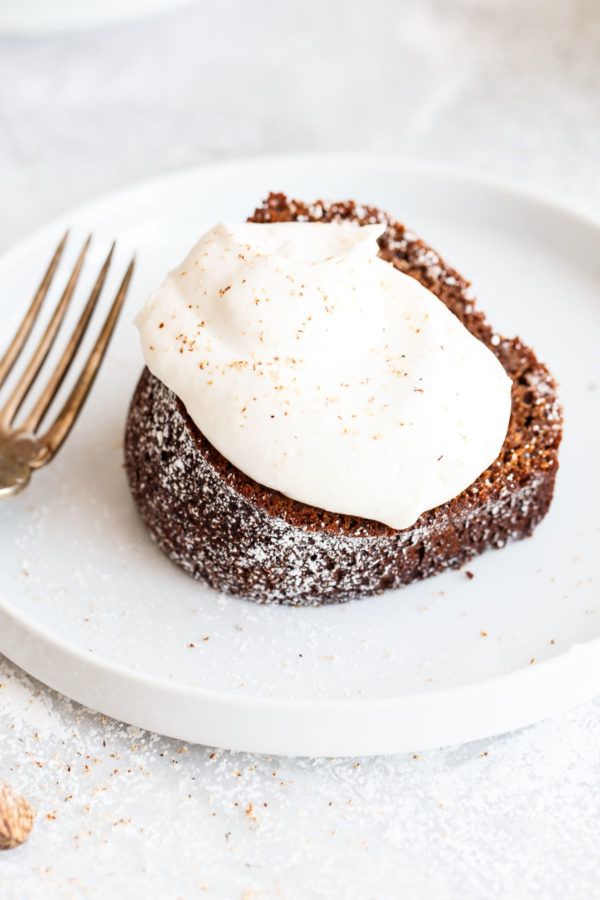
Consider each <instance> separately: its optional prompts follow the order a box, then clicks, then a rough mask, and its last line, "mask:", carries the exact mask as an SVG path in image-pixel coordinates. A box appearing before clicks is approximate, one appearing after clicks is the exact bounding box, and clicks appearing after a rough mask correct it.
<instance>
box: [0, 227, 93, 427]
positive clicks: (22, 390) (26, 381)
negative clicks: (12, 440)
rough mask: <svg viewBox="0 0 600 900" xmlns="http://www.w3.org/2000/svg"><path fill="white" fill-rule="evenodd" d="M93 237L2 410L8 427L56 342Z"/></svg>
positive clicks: (2, 421) (1, 419) (0, 422)
mask: <svg viewBox="0 0 600 900" xmlns="http://www.w3.org/2000/svg"><path fill="white" fill-rule="evenodd" d="M91 239H92V236H91V234H90V235H89V236H88V238H87V240H86V241H85V243H84V245H83V247H82V249H81V252H80V253H79V256H78V257H77V262H76V263H75V266H74V267H73V271H72V272H71V277H70V278H69V280H68V282H67V286H66V288H65V289H64V291H63V293H62V296H61V298H60V300H59V301H58V303H57V305H56V308H55V310H54V312H53V314H52V318H51V319H50V322H49V323H48V326H47V327H46V330H45V331H44V333H43V335H42V337H41V338H40V342H39V344H38V345H37V347H36V349H35V352H34V354H33V356H32V357H31V359H30V360H29V362H28V364H27V366H26V368H25V371H24V372H23V374H22V375H21V377H20V378H19V380H18V382H17V384H16V385H15V388H14V390H13V392H12V394H11V396H10V397H9V399H8V401H7V403H6V405H5V406H4V408H3V409H2V411H1V412H0V425H4V427H8V426H9V425H10V423H11V422H12V420H13V419H14V417H15V416H16V414H17V412H18V411H19V407H20V406H21V404H22V402H23V400H24V399H25V397H26V396H27V394H28V393H29V389H30V388H31V385H32V384H33V382H34V381H35V379H36V377H37V374H38V372H39V371H40V369H41V367H42V366H43V364H44V360H45V359H46V357H47V355H48V353H49V352H50V348H51V347H52V345H53V343H54V340H55V338H56V335H57V333H58V329H59V328H60V325H61V323H62V320H63V319H64V316H65V313H66V311H67V308H68V306H69V303H70V301H71V298H72V296H73V292H74V291H75V286H76V284H77V281H78V279H79V274H80V272H81V268H82V266H83V261H84V259H85V254H86V253H87V249H88V247H89V246H90V241H91Z"/></svg>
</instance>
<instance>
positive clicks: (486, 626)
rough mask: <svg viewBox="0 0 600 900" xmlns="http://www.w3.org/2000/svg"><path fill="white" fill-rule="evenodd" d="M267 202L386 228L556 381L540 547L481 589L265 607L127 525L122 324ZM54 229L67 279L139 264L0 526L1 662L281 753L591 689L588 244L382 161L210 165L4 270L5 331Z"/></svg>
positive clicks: (510, 192)
mask: <svg viewBox="0 0 600 900" xmlns="http://www.w3.org/2000/svg"><path fill="white" fill-rule="evenodd" d="M269 189H275V190H279V189H281V190H285V191H287V192H290V193H291V194H294V195H296V196H299V197H302V198H315V197H320V196H327V197H331V198H346V197H354V198H357V199H359V200H361V201H363V202H370V203H374V204H377V205H380V206H382V207H384V208H386V209H389V210H391V211H393V212H394V213H395V214H397V215H398V217H399V218H401V219H403V220H404V221H406V222H407V223H409V224H410V226H411V227H412V228H414V229H415V230H417V231H418V232H419V233H421V234H423V235H424V236H425V237H426V239H427V240H428V241H429V242H430V243H431V244H432V245H433V246H434V247H437V248H439V249H440V250H441V251H442V253H443V255H444V256H445V257H446V258H447V259H448V260H449V261H451V262H452V263H454V264H455V265H456V267H457V268H458V269H459V270H460V271H461V272H464V273H466V274H467V275H468V276H469V277H471V278H472V279H473V280H474V282H475V287H476V289H477V290H478V294H479V297H480V303H481V306H482V308H483V309H484V310H485V311H486V312H487V314H488V315H489V318H490V319H491V321H492V322H493V323H494V324H495V326H496V327H497V328H498V329H499V330H500V331H503V332H504V333H506V334H509V335H511V334H514V333H518V334H519V335H520V336H521V337H522V338H524V339H525V340H526V341H528V342H530V343H531V344H532V345H533V346H534V347H535V348H536V350H537V351H538V354H539V356H540V357H541V358H542V359H544V360H546V361H547V362H548V363H549V364H550V366H551V368H552V370H553V372H554V373H555V374H556V376H557V377H558V379H559V381H560V392H561V397H562V400H563V403H564V407H565V410H566V430H565V438H564V444H563V446H562V451H561V469H560V472H559V476H558V482H557V491H556V496H555V500H554V503H553V506H552V509H551V512H550V514H549V515H548V517H547V519H546V520H545V521H544V522H543V523H542V524H541V525H540V527H539V528H538V530H537V531H536V533H535V535H534V537H533V538H531V539H529V540H526V541H521V542H518V543H514V544H512V545H510V546H507V547H506V548H504V549H503V550H502V551H491V552H488V553H487V554H485V555H484V556H483V557H480V558H479V559H476V560H474V561H473V562H472V564H471V565H470V566H469V569H470V571H472V572H473V574H474V575H475V578H474V579H472V580H469V579H467V577H466V576H465V572H464V571H453V572H449V573H447V574H445V575H443V576H438V577H436V578H434V579H431V580H429V581H426V582H423V583H421V584H418V585H413V586H411V587H410V588H407V589H405V590H403V591H399V592H393V593H388V594H386V595H384V596H382V597H376V598H370V599H367V600H365V601H361V602H354V603H349V604H346V605H343V606H338V607H329V608H325V609H289V608H277V607H271V608H263V607H259V606H256V605H253V604H252V603H248V602H245V601H243V600H235V599H231V598H228V597H225V596H221V595H219V594H216V593H215V592H213V591H212V590H210V589H209V588H207V587H204V586H202V585H200V584H198V583H196V582H194V581H192V580H191V579H190V578H188V577H187V576H186V575H185V574H183V573H182V572H181V571H179V570H178V569H177V568H175V566H173V565H172V564H171V563H170V562H168V560H166V559H165V558H164V557H163V556H162V554H161V553H160V552H159V551H158V550H157V549H156V548H155V546H154V545H153V544H152V543H151V542H150V540H149V539H148V537H147V536H146V534H145V532H144V530H143V528H142V526H141V525H140V523H139V522H138V518H137V515H136V511H135V509H134V508H133V505H132V502H131V500H130V497H129V493H128V488H127V484H126V481H125V476H124V473H123V469H122V446H121V438H122V432H123V423H124V421H125V415H126V411H127V405H128V402H129V398H130V396H131V393H132V391H133V388H134V386H135V383H136V379H137V377H138V375H139V373H140V370H141V366H142V362H141V353H140V349H139V344H138V339H137V333H136V332H135V329H134V328H133V326H132V324H131V319H132V317H133V315H134V313H135V311H136V310H137V309H138V307H139V306H140V305H141V303H142V301H143V300H144V298H145V296H146V294H147V292H148V291H149V290H150V289H151V288H153V287H154V286H155V285H156V284H157V283H158V282H159V280H160V279H161V278H162V276H163V275H164V273H165V271H166V270H167V269H168V268H169V267H171V266H173V265H174V264H175V263H177V262H178V261H179V259H180V258H181V257H182V256H183V254H184V253H185V252H186V251H187V249H188V247H189V246H190V245H191V244H192V243H193V242H194V241H195V240H196V239H197V238H198V236H199V235H200V234H201V233H202V232H203V230H204V229H206V228H207V227H209V226H210V225H212V224H213V223H214V222H215V221H217V220H218V219H221V218H231V219H236V218H238V219H241V218H242V217H244V216H245V215H246V214H247V213H248V212H249V211H250V210H252V209H253V207H254V206H255V205H256V204H257V202H258V201H259V200H260V199H261V198H263V197H264V196H265V195H266V193H267V192H268V191H269ZM67 223H69V224H70V225H71V226H72V228H73V236H72V238H71V241H70V249H69V253H70V257H69V260H68V261H70V260H72V259H73V257H74V254H75V252H76V250H77V245H78V243H79V242H80V239H81V238H82V237H83V235H84V234H85V232H86V231H87V230H88V229H93V230H94V234H95V236H96V240H95V243H94V245H93V247H94V249H93V253H92V261H93V262H95V263H96V264H99V262H100V259H101V256H102V253H103V252H105V250H106V248H107V246H108V243H109V241H110V239H111V238H112V237H113V236H116V237H118V239H119V253H118V257H117V266H116V268H117V269H119V268H121V271H122V268H123V266H124V264H125V261H126V259H127V257H128V255H129V254H130V253H131V251H132V250H133V249H134V248H136V249H137V250H138V260H139V263H138V268H137V271H136V275H135V280H134V283H133V287H132V290H131V294H130V297H129V299H128V303H127V306H126V308H125V311H124V315H123V319H122V322H121V325H120V327H119V329H118V332H117V334H116V336H115V340H114V342H113V345H112V348H111V351H110V355H109V358H108V360H107V362H106V364H105V368H104V370H103V371H102V372H101V374H100V377H99V379H98V382H97V384H96V385H95V388H94V391H93V393H92V396H91V398H90V401H89V403H88V405H87V407H86V409H85V411H84V414H83V416H82V418H81V420H80V422H79V423H78V426H77V428H76V430H75V431H74V433H73V435H72V436H71V438H70V440H69V442H68V444H67V445H66V446H65V448H64V450H63V451H62V452H61V454H60V455H59V457H58V458H57V459H56V461H55V462H54V463H53V464H52V465H51V466H49V467H48V468H47V469H46V470H42V471H41V472H40V473H38V474H37V475H36V476H35V477H34V479H33V482H32V485H31V487H30V488H29V489H28V490H27V491H26V492H25V493H24V494H22V495H21V496H19V497H17V498H14V499H11V500H8V501H6V502H4V503H3V504H2V508H1V509H0V573H1V575H0V579H1V581H0V650H1V651H2V652H4V653H5V654H6V655H7V656H9V657H10V658H11V659H13V660H14V661H15V662H17V663H18V664H19V665H21V666H23V668H25V669H26V670H27V671H29V672H30V673H32V674H33V675H35V676H37V677H38V678H40V679H41V680H42V681H44V682H46V683H47V684H49V685H51V686H52V687H54V688H56V689H58V690H60V691H62V692H64V693H66V694H68V695H69V696H71V697H72V698H74V699H76V700H79V701H81V702H83V703H85V704H87V705H89V706H91V707H93V708H95V709H98V710H101V711H102V712H104V713H107V714H109V715H112V716H115V717H117V718H119V719H124V720H125V721H127V722H130V723H133V724H135V725H139V726H143V727H146V728H149V729H152V730H155V731H159V732H163V733H165V734H169V735H174V736H177V737H180V738H183V739H185V740H188V741H199V742H202V743H206V744H212V745H218V746H222V747H229V748H234V749H245V750H252V751H263V752H271V753H284V754H294V755H330V754H331V755H346V754H348V755H354V754H373V753H389V752H393V751H401V750H407V749H414V750H417V749H419V748H424V747H428V746H435V745H442V744H448V743H453V742H461V741H466V740H470V739H474V738H480V737H484V736H487V735H491V734H494V733H498V732H501V731H505V730H509V729H513V728H518V727H520V726H522V725H525V724H528V723H530V722H533V721H535V720H536V719H539V718H542V717H545V716H548V715H550V714H552V713H555V712H558V711H560V710H564V709H566V708H568V707H569V706H571V705H574V704H576V703H579V702H582V701H584V700H586V699H588V698H590V697H592V696H593V695H595V694H596V693H598V692H600V604H599V603H598V557H597V548H598V536H599V533H600V490H599V473H600V467H598V464H597V454H596V452H595V451H596V448H597V446H598V438H599V426H598V394H597V392H596V385H597V384H598V383H599V371H598V370H599V362H598V352H597V341H598V334H599V324H600V303H599V302H598V284H599V283H600V230H599V228H598V225H596V224H594V223H593V222H590V221H588V220H586V219H584V218H582V217H580V216H578V215H576V214H574V213H573V212H570V211H569V210H567V209H564V208H561V207H559V206H557V205H555V204H552V203H550V202H547V201H545V200H543V199H539V198H535V197H533V196H530V195H527V194H524V193H520V192H518V191H516V190H514V189H512V188H507V187H502V186H498V185H495V184H492V183H489V182H486V181H480V180H474V179H472V178H470V177H467V176H464V175H460V174H456V173H454V174H453V173H448V172H444V171H440V170H439V169H433V168H427V167H422V166H416V165H413V164H410V165H409V164H406V163H401V162H398V161H397V160H394V159H389V158H377V157H364V156H359V157H349V156H325V157H296V158H290V157H287V158H286V157H275V158H270V159H256V160H250V161H244V162H234V163H229V164H223V165H218V166H211V167H208V168H202V169H195V170H191V171H186V172H181V173H178V174H175V175H172V176H169V177H167V178H163V179H161V180H159V181H153V182H150V183H146V184H144V185H141V186H139V187H136V188H134V189H133V190H129V191H127V192H125V193H121V194H118V195H115V196H113V197H109V198H108V199H106V200H103V201H100V202H98V203H95V204H93V205H91V206H87V207H85V208H83V209H81V210H78V211H76V212H73V213H71V214H70V215H68V216H66V217H64V219H62V220H61V221H59V222H55V223H53V224H52V225H49V226H47V227H45V228H44V229H42V230H41V231H40V232H38V233H37V234H35V235H34V236H33V237H31V238H30V239H29V240H27V241H25V242H24V243H22V244H20V245H19V246H17V247H16V248H15V249H13V250H12V251H11V252H10V253H8V254H6V255H5V256H4V258H3V259H2V260H0V284H1V285H2V292H1V297H0V314H1V316H2V323H3V328H2V334H3V335H5V334H10V333H11V331H12V328H13V327H14V326H15V325H16V322H17V319H18V316H19V314H20V311H21V309H22V307H23V305H24V304H25V302H26V301H27V300H28V298H29V296H30V295H31V293H32V290H33V287H34V285H35V282H36V280H37V279H38V278H39V276H40V273H41V271H42V269H43V266H44V265H45V262H46V259H47V257H48V256H49V254H50V252H51V250H52V248H53V247H54V245H55V244H56V242H57V240H58V237H59V236H60V234H61V232H62V230H63V228H64V227H65V225H66V224H67ZM68 261H67V262H65V264H64V269H63V271H64V270H65V269H66V268H67V263H68ZM91 274H92V273H91V272H90V276H91ZM117 274H118V273H117V272H115V273H114V275H113V281H112V283H111V284H110V285H109V288H110V290H109V292H108V293H109V294H110V292H111V291H112V290H114V287H115V285H116V279H117ZM105 299H106V298H105ZM190 645H194V646H190Z"/></svg>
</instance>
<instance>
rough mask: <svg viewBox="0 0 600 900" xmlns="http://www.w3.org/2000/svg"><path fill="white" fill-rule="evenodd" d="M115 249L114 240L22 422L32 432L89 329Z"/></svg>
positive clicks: (25, 428)
mask: <svg viewBox="0 0 600 900" xmlns="http://www.w3.org/2000/svg"><path fill="white" fill-rule="evenodd" d="M114 249H115V243H114V242H113V245H112V247H111V248H110V250H109V253H108V256H107V257H106V260H105V261H104V265H103V266H102V268H101V270H100V274H99V275H98V278H97V279H96V283H95V284H94V286H93V288H92V290H91V293H90V296H89V300H88V302H87V303H86V305H85V308H84V310H83V312H82V313H81V317H80V319H79V321H78V323H77V325H76V327H75V330H74V331H73V334H72V335H71V337H70V339H69V343H68V344H67V346H66V348H65V350H64V353H63V355H62V356H61V358H60V359H59V361H58V363H57V365H56V368H55V370H54V372H53V373H52V375H51V377H50V380H49V381H48V383H47V385H46V387H45V388H44V390H43V391H42V393H41V394H40V396H39V398H38V400H37V402H36V403H35V406H34V407H33V408H32V410H31V412H30V413H29V414H28V416H27V418H26V419H25V421H24V422H23V424H22V428H23V430H24V431H26V432H29V433H31V432H34V431H35V430H36V428H37V427H38V425H39V424H40V422H41V421H42V419H43V417H44V415H45V414H46V411H47V410H48V407H49V406H50V404H51V403H52V401H53V400H54V397H55V396H56V393H57V391H58V389H59V388H60V386H61V384H62V382H63V379H64V377H65V375H66V374H67V370H68V368H69V366H70V365H71V362H72V361H73V357H74V356H75V354H76V353H77V349H78V348H79V345H80V344H81V341H82V340H83V336H84V335H85V333H86V331H87V327H88V325H89V322H90V319H91V317H92V313H93V311H94V309H95V307H96V303H97V302H98V297H99V296H100V292H101V290H102V287H103V285H104V282H105V280H106V275H107V273H108V269H109V266H110V263H111V259H112V256H113V252H114Z"/></svg>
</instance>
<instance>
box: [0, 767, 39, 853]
mask: <svg viewBox="0 0 600 900" xmlns="http://www.w3.org/2000/svg"><path fill="white" fill-rule="evenodd" d="M34 818H35V811H34V809H33V807H32V806H31V804H30V803H29V801H28V800H26V799H25V797H23V796H21V794H17V792H16V791H14V790H13V789H12V788H11V786H10V785H9V784H6V782H5V781H0V850H12V848H13V847H18V846H19V844H22V843H23V842H24V841H26V840H27V838H28V837H29V832H30V831H31V826H32V825H33V820H34Z"/></svg>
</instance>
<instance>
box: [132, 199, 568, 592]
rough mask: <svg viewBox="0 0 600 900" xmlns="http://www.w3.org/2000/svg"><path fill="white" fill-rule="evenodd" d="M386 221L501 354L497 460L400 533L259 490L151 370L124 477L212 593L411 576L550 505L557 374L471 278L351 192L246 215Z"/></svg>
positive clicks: (397, 253) (348, 588) (139, 398)
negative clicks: (508, 386)
mask: <svg viewBox="0 0 600 900" xmlns="http://www.w3.org/2000/svg"><path fill="white" fill-rule="evenodd" d="M339 219H351V220H353V221H356V222H357V223H359V224H363V225H364V224H368V223H372V222H385V223H386V224H387V226H388V227H387V230H386V232H385V234H384V235H383V236H382V238H381V239H380V247H381V250H380V255H381V256H382V257H383V258H384V259H386V260H388V261H390V262H391V263H393V264H394V265H395V266H396V267H397V268H399V269H401V270H402V271H403V272H406V273H407V274H409V275H411V276H412V277H414V278H416V279H417V280H418V281H420V282H421V283H422V284H424V285H425V286H426V287H428V288H429V289H430V290H431V291H432V292H433V293H434V294H436V295H437V296H438V297H439V298H440V299H441V300H442V301H443V302H444V303H445V304H446V306H448V307H449V309H451V310H452V312H454V313H455V315H456V316H457V317H458V318H459V319H460V320H461V321H462V322H463V324H464V325H465V326H466V327H467V328H468V329H469V331H471V332H472V333H473V334H474V335H475V336H476V337H478V338H479V339H480V340H481V341H483V343H484V344H486V346H488V347H489V348H490V349H491V350H492V351H493V352H494V353H495V354H496V356H497V357H498V358H499V359H500V361H501V363H502V365H503V366H504V368H505V370H506V371H507V373H508V374H509V376H510V377H511V379H512V382H513V389H512V415H511V420H510V425H509V430H508V434H507V436H506V440H505V442H504V445H503V447H502V450H501V452H500V455H499V456H498V458H497V459H496V461H495V462H494V463H493V464H492V465H491V466H490V467H489V468H488V469H487V470H486V471H485V472H483V473H482V475H480V476H479V478H478V479H477V480H476V481H475V482H474V483H473V484H472V485H471V487H469V488H467V490H465V491H463V493H462V494H460V495H459V496H458V497H456V498H455V499H453V500H451V501H449V502H448V503H445V504H443V505H442V506H439V507H437V508H436V509H433V510H429V511H428V512H426V513H424V514H423V515H422V516H421V517H420V518H419V520H418V521H417V522H416V523H415V524H414V525H413V526H412V527H411V528H407V529H404V530H401V531H396V530H393V529H391V528H389V527H387V526H386V525H383V524H381V523H378V522H372V521H369V520H366V519H360V518H355V517H352V516H347V515H336V514H334V513H330V512H326V511H324V510H321V509H316V508H315V507H311V506H307V505H305V504H303V503H298V502H296V501H294V500H291V499H289V498H288V497H285V496H283V495H282V494H280V493H278V492H277V491H273V490H271V489H269V488H265V487H262V486H261V485H259V484H257V483H256V482H254V481H253V480H252V479H250V478H248V477H247V476H245V475H244V474H243V473H242V472H240V471H239V470H238V469H236V468H235V467H234V466H232V465H231V464H230V463H229V462H228V461H227V460H226V459H225V458H224V457H223V456H222V455H221V454H220V453H218V452H217V451H216V450H215V449H214V448H213V447H212V445H211V444H209V443H208V441H207V440H206V438H204V436H203V435H202V434H201V432H200V431H199V430H198V428H197V427H196V425H195V424H194V423H193V422H192V421H191V419H190V418H189V417H188V415H187V413H186V411H185V408H184V407H183V405H182V404H181V403H180V401H179V400H178V399H177V398H176V397H175V395H174V394H173V393H172V392H171V391H169V390H168V389H167V388H166V387H165V386H164V385H163V384H162V383H161V382H160V381H158V380H157V379H156V378H155V377H154V376H153V375H151V373H150V372H149V371H148V370H147V369H146V370H145V371H144V372H143V374H142V377H141V379H140V381H139V384H138V386H137V389H136V392H135V394H134V397H133V400H132V403H131V408H130V410H129V416H128V420H127V427H126V434H125V460H126V469H127V475H128V478H129V483H130V486H131V490H132V493H133V496H134V499H135V501H136V503H137V505H138V508H139V511H140V514H141V516H142V519H143V520H144V522H145V523H146V525H147V526H148V528H149V530H150V533H151V535H152V537H153V538H154V539H155V540H156V541H157V543H158V544H159V546H160V547H161V548H162V549H163V550H164V551H165V552H166V553H167V554H168V555H169V557H170V558H171V559H172V560H173V561H174V562H176V563H178V564H179V565H180V566H182V567H183V568H184V569H185V570H186V571H187V572H189V573H190V574H191V575H193V576H194V577H196V578H203V579H205V580H206V581H208V582H209V584H211V585H212V586H213V587H215V588H217V589H218V590H222V591H226V592H228V593H232V594H240V595H242V596H244V597H246V598H248V599H251V600H255V601H257V602H259V603H286V604H291V605H297V606H299V605H317V604H324V603H337V602H341V601H344V600H350V599H352V598H357V597H362V596H366V595H368V594H376V593H380V592H382V591H383V590H385V589H387V588H393V587H399V586H400V585H405V584H409V583H410V582H412V581H415V580H417V579H421V578H426V577H428V576H429V575H433V574H435V573H436V572H440V571H442V570H443V569H446V568H449V567H457V566H460V565H462V564H463V563H465V562H467V561H468V560H469V559H471V558H472V557H473V556H475V555H476V554H478V553H482V552H483V551H484V550H486V549H487V548H489V547H502V546H504V544H505V543H506V541H508V540H510V539H516V538H522V537H526V536H528V535H530V534H531V533H532V531H533V529H534V528H535V526H536V525H537V524H538V522H540V521H541V519H542V518H543V517H544V515H545V514H546V512H547V510H548V507H549V505H550V501H551V499H552V493H553V490H554V481H555V477H556V470H557V468H558V460H557V452H558V446H559V444H560V440H561V435H562V418H561V411H560V407H559V404H558V400H557V396H556V385H555V383H554V381H553V379H552V376H551V375H550V373H549V372H548V370H547V368H546V367H545V366H544V365H543V364H542V363H540V362H538V360H537V359H536V357H535V354H534V353H533V351H532V350H530V349H529V348H528V347H526V346H525V345H524V344H522V343H521V341H520V340H519V339H518V338H515V339H512V340H508V339H505V338H501V337H499V336H498V335H495V334H494V333H493V331H492V329H491V327H490V326H489V325H488V324H487V322H486V321H485V318H484V316H483V314H482V313H481V312H476V311H475V310H474V306H473V299H472V297H471V296H470V293H469V290H468V288H469V283H468V282H467V281H465V280H464V279H463V278H462V277H461V276H460V275H459V274H458V273H457V272H455V271H454V270H453V269H451V268H450V267H449V266H448V265H446V263H445V262H444V261H443V260H442V259H441V258H440V257H439V256H438V254H437V253H435V251H433V250H431V248H429V247H427V245H426V244H424V243H423V242H422V241H421V240H419V239H418V238H417V237H415V236H414V235H413V234H411V233H410V232H408V231H407V230H406V229H405V228H404V226H403V225H401V224H400V223H398V222H394V221H393V220H391V219H390V218H389V217H388V216H387V215H385V214H384V213H382V212H380V211H379V210H376V209H374V208H372V207H366V206H361V207H359V206H357V205H356V204H355V203H354V202H352V201H348V202H345V203H333V204H328V203H323V202H320V201H319V202H318V203H315V204H313V205H311V206H307V205H305V204H303V203H299V202H297V201H292V200H288V199H287V198H286V197H285V196H284V195H283V194H271V195H270V197H269V198H268V200H267V201H266V202H265V204H264V205H263V206H262V207H260V208H259V209H257V210H256V212H255V213H254V216H252V217H251V219H250V221H254V222H282V221H291V220H298V221H306V220H311V221H312V220H318V221H332V220H339Z"/></svg>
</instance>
